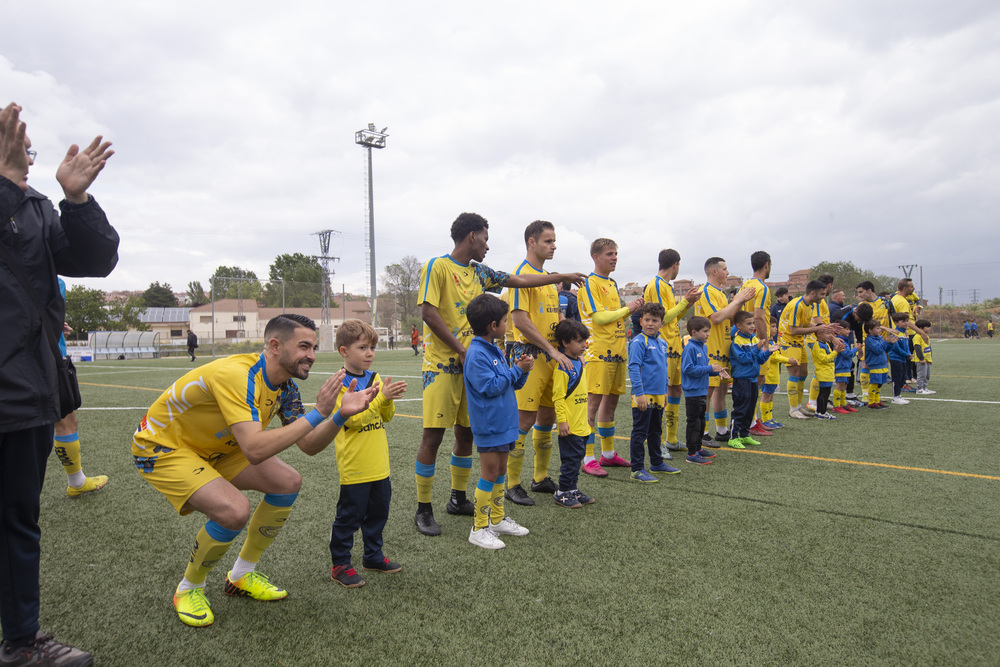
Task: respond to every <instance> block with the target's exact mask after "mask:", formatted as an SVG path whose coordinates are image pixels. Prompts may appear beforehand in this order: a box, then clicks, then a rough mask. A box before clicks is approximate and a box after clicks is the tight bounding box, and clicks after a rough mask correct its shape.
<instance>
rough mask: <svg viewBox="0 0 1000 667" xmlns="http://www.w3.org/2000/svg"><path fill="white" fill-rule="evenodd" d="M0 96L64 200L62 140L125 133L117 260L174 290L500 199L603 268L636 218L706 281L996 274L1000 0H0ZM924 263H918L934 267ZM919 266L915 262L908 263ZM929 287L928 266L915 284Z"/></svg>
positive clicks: (434, 230)
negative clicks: (374, 145) (758, 260)
mask: <svg viewBox="0 0 1000 667" xmlns="http://www.w3.org/2000/svg"><path fill="white" fill-rule="evenodd" d="M3 13H4V18H3V21H2V26H3V27H2V28H0V31H2V33H3V39H2V43H3V48H2V50H0V91H2V97H3V98H5V100H4V101H5V102H6V101H7V100H14V101H17V102H18V103H20V104H22V105H23V106H24V107H25V111H24V114H23V117H24V119H25V120H26V121H27V122H28V132H29V134H30V135H31V138H32V141H33V143H34V146H35V148H37V149H38V153H39V155H38V159H37V163H36V165H35V167H34V168H33V170H32V172H31V175H30V183H31V184H32V185H34V186H35V187H36V188H38V189H39V190H41V191H42V192H45V193H46V194H49V195H50V196H52V197H53V198H54V199H57V198H59V196H60V195H61V193H60V190H59V187H58V185H57V184H56V182H55V180H54V173H55V168H56V165H57V163H58V160H59V159H60V158H61V157H62V155H63V154H64V153H65V151H66V147H67V146H68V145H69V144H70V143H72V142H77V143H85V142H87V141H89V139H91V138H92V137H93V136H94V135H95V134H98V133H100V134H104V135H106V136H107V137H108V138H110V139H111V140H112V141H114V144H115V148H116V150H117V154H116V155H115V156H114V158H112V160H111V161H110V162H109V164H108V167H107V169H106V170H105V171H104V172H103V173H102V174H101V176H100V178H99V179H98V181H97V183H95V185H94V187H93V188H92V190H91V192H92V193H93V194H94V195H95V196H96V197H97V199H98V200H99V201H100V202H101V204H102V206H103V207H104V208H105V209H106V210H107V211H108V215H109V217H110V218H111V220H112V222H113V223H114V224H115V226H116V227H117V228H118V230H119V232H120V234H121V236H122V245H121V251H120V254H121V261H120V262H119V265H118V268H117V269H116V270H115V272H114V273H113V274H112V275H111V276H110V277H109V278H107V279H102V280H85V281H70V284H85V285H87V286H91V287H101V288H103V289H107V290H111V289H143V288H145V287H146V286H148V285H149V283H150V282H152V281H161V282H168V283H170V284H171V285H172V286H173V287H174V289H175V290H176V291H183V290H184V289H185V287H186V285H187V283H188V282H189V281H192V280H201V281H202V282H203V283H206V284H207V280H208V278H209V276H210V275H211V274H212V273H213V272H214V270H215V268H216V267H217V266H219V265H240V266H242V267H244V268H248V269H252V270H253V271H255V272H256V273H257V275H258V276H260V277H266V275H267V271H268V267H269V265H270V263H271V262H272V261H273V259H274V257H275V256H276V255H277V254H280V253H286V252H288V253H291V252H302V253H304V254H318V253H319V243H318V240H317V237H316V236H312V235H311V234H312V233H314V232H317V231H319V230H323V229H335V230H339V231H340V234H339V235H338V236H336V237H335V238H334V239H333V241H332V243H331V254H334V255H337V256H339V257H340V258H341V259H340V262H339V263H338V264H336V265H335V270H336V275H335V276H334V278H333V282H334V284H335V285H337V286H338V287H339V286H340V285H341V284H346V285H347V289H348V291H355V292H362V291H365V290H366V289H367V284H368V279H367V276H366V272H365V232H364V230H365V208H366V204H367V196H366V179H367V175H366V174H367V172H366V163H365V157H364V150H363V149H362V148H361V147H359V146H357V145H355V143H354V132H355V131H356V130H359V129H361V128H363V127H365V126H366V125H367V123H369V122H373V123H375V124H376V125H377V126H378V127H379V128H382V127H383V126H388V128H389V130H388V132H389V135H390V136H389V139H388V146H387V148H386V149H384V150H381V151H376V152H375V154H374V164H375V188H374V190H375V221H376V253H377V256H376V264H377V265H378V267H379V269H380V270H381V269H382V267H384V266H385V265H386V264H388V263H391V262H394V261H397V260H399V258H401V257H402V256H404V255H407V254H412V255H416V256H417V257H418V258H420V259H421V260H425V259H427V258H429V257H431V256H435V255H441V254H444V253H446V252H448V251H449V250H450V249H451V241H450V239H449V236H448V230H449V227H450V224H451V221H452V220H454V218H455V216H456V215H457V214H458V213H460V212H462V211H475V212H478V213H480V214H482V215H484V216H485V217H486V218H487V219H488V220H489V221H490V248H491V249H490V253H489V255H487V259H486V261H487V263H489V264H490V265H492V266H494V267H496V268H503V269H510V268H513V267H514V266H515V265H516V264H517V263H518V262H519V261H520V259H522V258H523V252H524V250H523V237H522V233H523V229H524V226H525V225H526V224H527V223H529V222H530V221H532V220H534V219H538V218H542V219H547V220H551V221H552V222H553V223H555V225H556V230H557V235H558V246H559V248H558V250H557V252H556V257H555V259H554V260H553V261H552V262H551V263H550V265H548V266H547V268H550V269H553V270H579V271H585V272H589V271H590V270H591V268H592V263H591V261H590V258H589V254H588V248H589V244H590V241H592V240H593V239H594V238H597V237H599V236H608V237H611V238H614V239H616V240H617V241H618V244H619V246H620V260H619V265H618V270H617V272H616V274H615V276H614V277H615V278H617V280H618V282H619V284H625V283H627V282H630V281H645V280H647V279H648V278H649V277H650V276H651V275H652V274H653V273H654V272H655V270H656V254H657V252H658V251H659V250H660V249H661V248H665V247H673V248H676V249H678V250H679V251H680V253H681V255H682V258H683V259H682V265H681V277H691V278H695V279H698V280H701V279H702V278H703V273H702V272H701V271H700V267H701V265H702V263H703V262H704V260H705V258H707V257H709V256H711V255H721V256H723V257H725V258H726V259H727V260H728V261H729V266H730V269H731V270H732V272H733V273H735V274H739V275H749V273H750V268H749V255H750V253H751V252H752V251H754V250H758V249H766V250H768V251H769V252H770V253H771V255H772V257H773V260H774V272H773V274H772V278H779V279H781V278H784V276H785V275H787V274H788V273H789V272H791V271H795V270H797V269H801V268H808V267H810V266H812V265H814V264H816V263H817V262H820V261H824V260H828V261H848V260H849V261H852V262H854V263H855V264H857V265H859V266H861V267H864V268H868V269H873V270H875V271H876V272H878V273H885V274H889V275H901V273H900V271H899V269H898V268H897V266H898V265H900V264H918V265H922V266H923V288H924V296H925V297H927V298H929V299H930V300H931V301H932V302H935V303H936V302H937V300H938V288H939V287H941V288H943V289H944V300H945V301H946V302H947V301H949V300H950V290H955V300H956V302H958V303H962V302H967V301H969V300H970V299H971V290H973V289H979V294H978V296H979V299H984V298H993V297H1000V259H998V256H997V253H996V249H997V248H1000V225H998V224H997V218H998V215H997V211H998V210H1000V206H998V204H1000V195H998V192H1000V188H998V183H1000V132H998V129H1000V120H998V119H1000V77H998V76H997V72H1000V4H998V3H996V2H995V0H948V1H944V0H938V1H934V0H882V1H879V0H811V1H810V2H800V3H799V2H788V1H787V0H754V1H752V2H750V1H747V2H739V1H723V0H719V1H715V0H707V1H706V2H700V3H676V2H670V3H653V2H628V1H624V2H623V1H618V2H614V3H610V2H594V1H590V0H575V1H574V2H565V1H561V2H544V1H543V2H538V1H537V0H536V1H535V2H506V3H491V4H489V5H487V4H485V3H473V2H404V1H402V0H398V1H395V2H368V3H341V2H288V3H279V4H275V3H273V2H255V1H251V2H240V3H236V2H221V1H220V2H204V1H202V2H197V3H196V2H190V1H188V0H180V1H175V2H171V3H137V2H117V1H111V0H103V1H101V0H99V1H98V2H94V3H80V2H73V3H71V2H61V1H60V2H33V3H17V4H14V5H12V3H8V4H7V5H6V6H5V7H4V9H3ZM918 271H919V270H918ZM914 276H915V277H917V278H919V273H918V272H915V273H914ZM918 287H919V282H918Z"/></svg>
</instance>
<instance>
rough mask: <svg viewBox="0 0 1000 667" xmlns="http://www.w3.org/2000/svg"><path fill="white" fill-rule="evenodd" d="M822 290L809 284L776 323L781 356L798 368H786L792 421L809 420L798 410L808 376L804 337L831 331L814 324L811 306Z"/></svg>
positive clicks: (816, 281)
mask: <svg viewBox="0 0 1000 667" xmlns="http://www.w3.org/2000/svg"><path fill="white" fill-rule="evenodd" d="M824 288H825V286H824V285H823V283H821V282H820V281H818V280H810V281H809V283H808V284H807V285H806V292H805V294H803V295H802V296H800V297H797V298H795V299H792V300H791V301H789V302H788V305H787V306H785V309H784V310H783V311H781V320H780V321H779V322H778V343H779V344H780V345H781V354H782V356H785V357H788V358H789V359H794V360H795V361H796V362H797V364H798V365H795V366H792V365H789V366H788V384H787V385H786V386H787V389H788V416H789V417H792V418H793V419H809V417H808V416H806V415H805V413H803V412H802V410H801V408H800V407H799V406H800V404H801V403H802V399H803V396H802V389H803V387H804V385H805V379H806V376H807V375H808V374H809V366H808V359H809V357H808V350H807V348H806V336H807V335H809V334H814V333H816V332H817V331H830V330H831V328H830V325H829V324H816V323H815V322H814V321H813V314H814V312H815V311H814V309H813V306H814V305H815V304H816V302H817V301H819V300H820V299H821V298H822V294H823V290H824Z"/></svg>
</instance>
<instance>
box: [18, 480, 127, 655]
mask: <svg viewBox="0 0 1000 667" xmlns="http://www.w3.org/2000/svg"><path fill="white" fill-rule="evenodd" d="M107 485H108V476H107V475H96V476H94V477H85V478H84V480H83V485H82V486H79V487H74V486H67V487H66V495H67V496H69V497H70V498H79V497H80V496H82V495H83V494H85V493H91V492H93V491H100V490H101V489H103V488H104V487H105V486H107ZM57 643H58V642H57ZM0 664H3V663H0Z"/></svg>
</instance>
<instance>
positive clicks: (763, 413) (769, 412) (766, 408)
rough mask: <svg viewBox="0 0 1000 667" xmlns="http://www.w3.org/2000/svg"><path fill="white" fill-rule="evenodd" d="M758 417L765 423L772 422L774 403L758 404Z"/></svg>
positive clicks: (762, 402)
mask: <svg viewBox="0 0 1000 667" xmlns="http://www.w3.org/2000/svg"><path fill="white" fill-rule="evenodd" d="M760 417H761V419H763V420H764V422H765V423H767V422H769V421H773V420H774V401H773V400H772V401H767V402H766V403H765V402H764V401H761V402H760Z"/></svg>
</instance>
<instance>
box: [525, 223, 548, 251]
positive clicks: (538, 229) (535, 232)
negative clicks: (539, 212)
mask: <svg viewBox="0 0 1000 667" xmlns="http://www.w3.org/2000/svg"><path fill="white" fill-rule="evenodd" d="M545 230H552V231H555V230H556V226H555V225H553V224H552V223H551V222H549V221H548V220H535V221H534V222H533V223H531V224H530V225H528V226H527V227H525V228H524V245H525V246H527V245H528V241H530V240H531V239H535V240H536V241H537V240H538V237H539V236H541V235H542V232H544V231H545Z"/></svg>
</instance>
